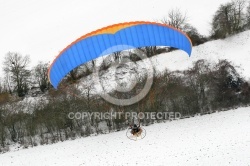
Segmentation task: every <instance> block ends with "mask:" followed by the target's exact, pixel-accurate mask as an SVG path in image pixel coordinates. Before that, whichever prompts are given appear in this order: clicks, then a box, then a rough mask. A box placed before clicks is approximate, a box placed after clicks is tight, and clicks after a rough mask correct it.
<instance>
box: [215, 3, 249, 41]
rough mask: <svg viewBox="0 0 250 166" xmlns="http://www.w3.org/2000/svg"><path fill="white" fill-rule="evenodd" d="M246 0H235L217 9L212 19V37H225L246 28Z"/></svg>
mask: <svg viewBox="0 0 250 166" xmlns="http://www.w3.org/2000/svg"><path fill="white" fill-rule="evenodd" d="M245 7H246V3H245V0H234V1H232V2H230V3H227V4H224V5H221V6H220V7H219V9H218V10H217V11H216V13H215V15H214V17H213V21H212V33H213V34H212V37H213V38H225V37H227V36H228V35H232V34H236V33H238V32H240V31H242V30H243V28H244V24H245V22H244V18H245V17H244V13H243V11H244V9H245Z"/></svg>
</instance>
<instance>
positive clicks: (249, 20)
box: [246, 2, 250, 29]
mask: <svg viewBox="0 0 250 166" xmlns="http://www.w3.org/2000/svg"><path fill="white" fill-rule="evenodd" d="M246 27H247V28H248V29H250V2H249V4H248V6H247V13H246Z"/></svg>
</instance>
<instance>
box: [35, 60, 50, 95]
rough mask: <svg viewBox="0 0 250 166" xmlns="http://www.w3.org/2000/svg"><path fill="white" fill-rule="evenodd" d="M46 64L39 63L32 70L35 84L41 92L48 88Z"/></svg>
mask: <svg viewBox="0 0 250 166" xmlns="http://www.w3.org/2000/svg"><path fill="white" fill-rule="evenodd" d="M48 67H49V64H48V63H44V62H39V63H38V65H36V66H35V68H34V69H33V72H34V77H35V82H36V83H37V84H38V85H39V87H40V89H41V91H42V92H44V90H45V89H46V88H48V87H49V79H48V74H47V73H48Z"/></svg>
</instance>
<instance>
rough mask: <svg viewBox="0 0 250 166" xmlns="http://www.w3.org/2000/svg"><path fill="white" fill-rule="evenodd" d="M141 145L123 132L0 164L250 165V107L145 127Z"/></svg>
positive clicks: (20, 154) (2, 159) (8, 156)
mask: <svg viewBox="0 0 250 166" xmlns="http://www.w3.org/2000/svg"><path fill="white" fill-rule="evenodd" d="M145 129H146V130H147V136H146V137H145V138H144V139H143V140H140V141H131V140H129V139H127V137H126V135H125V133H126V131H120V132H116V133H111V134H107V135H99V136H96V137H87V138H81V139H77V140H74V141H66V142H61V143H57V144H53V145H48V146H39V147H35V148H31V149H25V150H20V151H16V152H9V153H5V154H2V155H0V166H7V165H8V166H22V165H23V166H29V165H31V166H34V165H37V166H39V165H60V166H64V165H65V166H69V165H71V166H81V165H87V166H100V165H115V166H118V165H129V166H133V165H145V166H147V165H148V166H152V165H157V166H166V165H171V166H174V165H180V166H184V165H185V166H189V165H190V166H194V165H205V166H207V165H211V166H217V165H218V166H227V165H234V166H249V165H250V155H249V154H250V107H248V108H239V109H236V110H230V111H226V112H219V113H214V114H210V115H204V116H197V117H193V118H189V119H182V120H177V121H172V122H166V123H163V124H154V125H151V126H148V127H145Z"/></svg>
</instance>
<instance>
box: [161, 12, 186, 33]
mask: <svg viewBox="0 0 250 166" xmlns="http://www.w3.org/2000/svg"><path fill="white" fill-rule="evenodd" d="M187 21H188V17H187V15H186V13H182V12H181V11H180V9H178V8H176V9H172V10H170V11H169V12H168V16H167V17H164V18H163V19H162V20H161V22H162V23H163V24H168V25H171V26H173V27H175V28H177V29H181V30H184V28H185V25H186V24H187Z"/></svg>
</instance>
